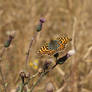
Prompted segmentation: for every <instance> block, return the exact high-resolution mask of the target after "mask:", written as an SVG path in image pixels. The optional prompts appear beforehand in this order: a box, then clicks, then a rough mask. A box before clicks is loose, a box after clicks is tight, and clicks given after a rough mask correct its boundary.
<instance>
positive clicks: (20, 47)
mask: <svg viewBox="0 0 92 92" xmlns="http://www.w3.org/2000/svg"><path fill="white" fill-rule="evenodd" d="M91 4H92V0H53V1H52V0H49V1H46V0H0V52H1V49H2V44H3V43H4V42H5V41H6V39H7V38H8V35H7V32H8V31H10V32H11V31H15V32H16V36H15V39H14V40H13V42H12V45H11V46H10V48H8V49H7V50H6V52H5V53H4V56H3V58H2V62H1V63H0V65H1V66H2V70H3V75H4V76H5V81H6V82H8V87H7V90H8V91H7V92H11V90H12V89H15V88H16V86H17V85H18V83H16V80H17V78H18V75H19V72H20V71H21V70H23V69H24V67H25V59H26V52H27V50H28V46H29V42H30V40H31V38H32V36H33V34H34V32H35V30H36V25H37V24H38V20H39V19H40V18H41V17H44V18H45V19H46V22H45V24H44V26H43V30H42V31H41V32H40V33H39V34H38V35H37V39H36V40H35V42H34V43H33V45H32V48H31V51H30V58H29V61H34V60H35V59H38V60H39V66H41V63H42V62H43V61H44V60H46V59H47V57H42V58H40V57H39V56H38V55H37V54H36V51H37V50H38V48H39V47H40V46H41V44H42V43H43V42H45V41H49V40H51V39H53V38H55V37H56V34H60V33H67V34H68V35H69V36H70V37H72V36H73V31H74V30H75V35H74V38H73V39H74V43H73V44H74V46H75V48H76V54H75V55H74V56H73V57H70V59H69V60H68V61H67V62H65V63H64V64H63V65H61V66H58V67H57V68H55V69H54V70H53V72H51V73H50V74H48V75H47V76H46V77H45V78H44V80H43V81H41V83H40V84H39V85H38V86H37V87H36V88H35V90H34V92H45V86H46V84H47V83H48V82H52V84H53V85H54V90H55V91H54V92H91V91H92V49H91V48H92V34H91V33H92V32H91V30H92V7H91ZM74 17H75V18H76V21H77V22H76V25H75V27H74V23H75V21H74ZM73 27H74V28H73ZM49 59H52V58H49ZM58 69H59V70H58ZM60 69H61V70H60ZM28 71H29V72H30V73H31V75H32V74H34V73H35V72H36V71H37V70H34V69H32V68H31V67H29V68H28ZM60 71H61V72H60ZM62 73H63V74H64V75H65V76H67V75H69V74H71V75H70V76H69V77H68V78H67V80H66V84H64V83H63V78H64V76H63V75H62ZM0 81H1V77H0ZM33 81H35V80H33ZM0 88H2V86H1V82H0ZM59 90H62V91H59Z"/></svg>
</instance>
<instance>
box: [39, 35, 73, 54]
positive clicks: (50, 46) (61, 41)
mask: <svg viewBox="0 0 92 92" xmlns="http://www.w3.org/2000/svg"><path fill="white" fill-rule="evenodd" d="M71 40H72V39H71V38H69V37H68V36H67V35H60V36H59V37H57V39H56V40H51V41H50V42H48V43H45V44H44V45H43V46H42V47H41V48H40V50H39V53H40V54H41V55H50V56H51V55H54V54H55V53H57V52H59V51H62V50H64V48H65V47H66V45H67V44H68V42H70V41H71Z"/></svg>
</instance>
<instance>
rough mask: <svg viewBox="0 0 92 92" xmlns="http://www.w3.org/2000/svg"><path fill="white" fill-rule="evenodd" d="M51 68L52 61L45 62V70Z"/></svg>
mask: <svg viewBox="0 0 92 92" xmlns="http://www.w3.org/2000/svg"><path fill="white" fill-rule="evenodd" d="M50 66H51V61H45V62H44V65H43V70H44V71H46V70H48V69H49V68H50Z"/></svg>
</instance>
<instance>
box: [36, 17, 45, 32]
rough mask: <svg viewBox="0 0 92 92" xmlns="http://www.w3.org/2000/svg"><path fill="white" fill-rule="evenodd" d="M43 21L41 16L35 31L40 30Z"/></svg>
mask: <svg viewBox="0 0 92 92" xmlns="http://www.w3.org/2000/svg"><path fill="white" fill-rule="evenodd" d="M44 22H45V19H43V18H41V19H40V22H39V24H38V25H37V29H36V31H37V32H40V31H41V30H42V24H43V23H44Z"/></svg>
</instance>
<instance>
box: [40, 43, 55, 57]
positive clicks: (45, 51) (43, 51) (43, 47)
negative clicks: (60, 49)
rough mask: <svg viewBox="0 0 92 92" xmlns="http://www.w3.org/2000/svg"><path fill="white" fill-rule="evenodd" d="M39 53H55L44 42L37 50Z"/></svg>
mask: <svg viewBox="0 0 92 92" xmlns="http://www.w3.org/2000/svg"><path fill="white" fill-rule="evenodd" d="M39 53H40V54H41V55H43V54H47V55H53V54H54V53H55V50H51V49H48V45H47V44H45V45H44V46H42V47H41V49H40V50H39Z"/></svg>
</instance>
